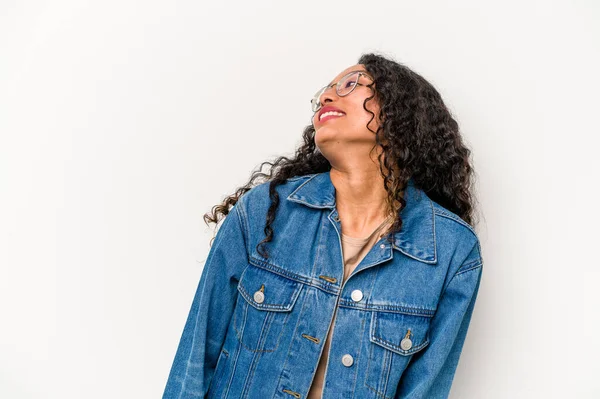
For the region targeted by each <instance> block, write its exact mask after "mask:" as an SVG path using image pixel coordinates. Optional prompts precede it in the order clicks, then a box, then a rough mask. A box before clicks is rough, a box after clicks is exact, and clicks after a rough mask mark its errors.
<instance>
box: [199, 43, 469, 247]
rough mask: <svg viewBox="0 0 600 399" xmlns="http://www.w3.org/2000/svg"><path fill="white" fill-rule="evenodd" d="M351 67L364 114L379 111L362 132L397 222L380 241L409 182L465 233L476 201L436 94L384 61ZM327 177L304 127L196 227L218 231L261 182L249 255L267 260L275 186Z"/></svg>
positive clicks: (454, 129) (373, 58) (453, 126)
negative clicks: (264, 200)
mask: <svg viewBox="0 0 600 399" xmlns="http://www.w3.org/2000/svg"><path fill="white" fill-rule="evenodd" d="M358 63H359V64H363V65H364V67H365V69H366V70H367V72H368V73H369V74H370V75H371V77H372V78H373V83H372V84H370V85H369V87H370V88H371V90H372V92H373V95H371V96H370V97H368V98H366V99H365V101H364V103H363V108H364V109H365V110H366V111H367V112H369V113H371V115H372V118H371V121H372V120H373V118H374V117H375V115H374V114H373V113H372V112H371V111H369V110H368V109H367V108H366V104H367V102H368V101H370V100H371V99H373V98H376V100H377V101H378V102H379V104H380V113H379V120H380V121H381V123H380V125H379V127H378V129H377V131H373V130H372V129H370V128H369V127H368V126H369V123H370V121H369V123H368V124H367V128H368V129H369V130H371V131H372V132H373V133H374V134H375V141H376V144H375V146H374V147H373V149H375V148H377V146H381V148H382V152H381V154H380V155H379V156H378V162H379V169H380V172H381V175H382V177H383V180H384V187H385V189H386V191H387V193H388V196H387V200H386V202H387V206H388V209H389V210H390V212H391V213H392V214H395V215H397V216H396V219H395V221H394V223H393V224H392V225H391V226H390V227H389V228H388V230H387V232H386V234H388V236H387V237H388V240H390V241H391V239H392V235H393V233H395V232H397V231H400V229H401V228H402V218H401V216H400V211H401V210H402V209H403V207H404V206H405V205H406V201H405V200H404V199H403V198H402V193H403V191H404V189H405V187H406V185H407V183H408V180H409V179H410V178H411V177H412V178H413V180H414V182H415V185H416V186H417V187H419V188H420V189H422V190H423V191H425V193H426V194H427V195H428V196H429V197H430V198H431V199H432V200H434V201H436V202H437V203H438V204H440V205H442V206H443V207H445V208H446V209H448V210H450V211H452V212H454V213H455V214H457V215H458V216H459V217H460V218H462V219H463V220H464V221H465V222H466V223H468V224H470V225H472V226H473V225H474V224H475V221H474V209H475V202H476V197H475V195H474V175H475V172H474V168H473V167H472V161H471V159H470V157H471V151H470V149H469V148H467V147H466V146H465V144H464V143H463V140H462V137H461V134H460V131H459V126H458V123H457V122H456V120H455V119H454V118H453V116H452V114H451V112H450V111H449V109H448V108H447V107H446V105H445V104H444V102H443V100H442V98H441V96H440V94H439V93H438V91H437V90H436V89H435V87H434V86H433V85H432V84H431V83H429V82H428V81H427V80H425V79H424V78H423V77H422V76H420V75H419V74H417V73H416V72H414V71H412V70H411V69H410V68H408V67H407V66H405V65H403V64H401V63H399V62H397V61H395V60H393V59H391V58H390V57H386V56H384V55H381V54H375V53H367V54H363V55H361V56H360V58H359V60H358ZM373 86H375V87H376V90H374V89H373ZM265 165H269V166H270V168H269V169H268V172H267V173H264V172H262V169H263V166H265ZM329 170H331V165H330V163H329V161H328V160H327V159H326V158H325V157H324V156H323V155H322V154H321V153H320V152H319V150H318V148H317V147H316V145H315V129H314V127H313V125H312V123H311V124H310V125H308V126H306V127H305V128H304V132H303V144H302V145H301V146H300V147H299V148H298V149H297V150H296V152H295V154H294V157H292V158H291V159H290V158H287V157H285V156H280V157H277V158H276V159H275V160H274V161H273V162H269V161H265V162H263V163H261V165H260V166H259V167H258V169H256V170H254V171H253V172H252V173H251V177H250V179H249V181H248V183H247V184H245V185H244V186H242V187H240V188H238V189H237V190H236V192H235V193H234V194H232V195H230V196H228V197H227V198H225V199H224V200H223V202H222V203H221V204H218V205H215V206H213V208H212V210H211V212H209V213H206V214H205V215H204V221H205V223H206V224H207V225H208V224H209V223H215V224H218V223H219V221H220V220H221V219H223V218H224V217H225V216H226V215H227V214H228V213H229V210H230V209H231V207H233V206H234V205H235V203H236V202H237V201H238V199H239V198H240V197H241V196H242V195H243V194H244V193H246V192H247V191H249V190H250V189H251V188H252V187H254V186H256V185H257V184H260V183H263V182H269V197H270V200H271V204H270V206H269V209H268V212H267V217H266V221H265V227H264V233H265V238H264V239H263V240H262V241H261V242H260V243H258V244H257V251H258V252H259V253H260V254H261V255H262V256H264V257H265V258H268V256H269V255H268V252H267V251H266V249H265V244H266V243H267V242H270V241H272V239H273V235H274V231H273V228H272V227H271V225H272V223H273V221H274V219H275V213H276V210H277V207H278V205H279V195H278V193H277V191H276V187H277V186H278V185H280V184H283V183H285V182H286V180H287V179H289V178H292V177H296V176H303V175H307V174H313V173H321V172H327V171H329ZM215 234H216V233H215ZM214 238H215V237H213V239H214ZM211 245H212V240H211Z"/></svg>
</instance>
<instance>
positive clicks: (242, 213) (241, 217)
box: [236, 198, 250, 258]
mask: <svg viewBox="0 0 600 399" xmlns="http://www.w3.org/2000/svg"><path fill="white" fill-rule="evenodd" d="M237 204H239V207H237V206H236V209H237V210H238V212H236V213H237V216H238V221H239V222H240V226H241V227H242V233H243V234H242V237H243V239H244V248H246V258H248V257H249V255H248V254H249V253H250V251H249V246H250V228H249V225H248V216H247V215H246V210H245V209H244V203H243V202H242V198H240V200H239V201H238V202H236V205H237Z"/></svg>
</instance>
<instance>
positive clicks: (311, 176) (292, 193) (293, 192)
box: [287, 173, 318, 199]
mask: <svg viewBox="0 0 600 399" xmlns="http://www.w3.org/2000/svg"><path fill="white" fill-rule="evenodd" d="M317 175H318V173H315V174H313V175H309V176H310V178H309V179H307V180H306V181H305V182H304V183H302V184H301V185H299V186H298V187H296V189H295V190H294V191H292V192H291V193H290V194H289V195H288V196H287V198H288V199H292V198H291V197H292V195H294V194H296V191H298V190H300V189H301V188H302V187H304V185H306V184H307V183H308V182H309V181H311V180H312V179H314V178H315V176H317Z"/></svg>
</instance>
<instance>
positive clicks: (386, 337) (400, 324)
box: [370, 311, 431, 356]
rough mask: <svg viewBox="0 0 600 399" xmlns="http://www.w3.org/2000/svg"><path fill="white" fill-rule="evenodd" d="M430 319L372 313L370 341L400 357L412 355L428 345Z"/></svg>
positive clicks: (399, 314)
mask: <svg viewBox="0 0 600 399" xmlns="http://www.w3.org/2000/svg"><path fill="white" fill-rule="evenodd" d="M430 322H431V317H428V316H417V315H413V314H406V313H394V312H380V311H373V315H372V316H371V331H370V341H371V342H373V343H375V344H378V345H380V346H383V347H384V348H386V349H389V350H391V351H393V352H396V353H398V354H400V355H406V356H408V355H412V354H413V353H415V352H418V351H420V350H421V349H423V348H424V347H426V346H427V344H429V324H430Z"/></svg>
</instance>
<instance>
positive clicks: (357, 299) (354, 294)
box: [350, 290, 363, 302]
mask: <svg viewBox="0 0 600 399" xmlns="http://www.w3.org/2000/svg"><path fill="white" fill-rule="evenodd" d="M350 297H351V298H352V300H353V301H354V302H360V300H361V299H363V293H362V291H361V290H354V291H352V293H351V294H350Z"/></svg>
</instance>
